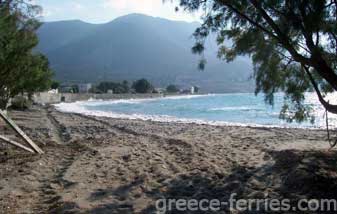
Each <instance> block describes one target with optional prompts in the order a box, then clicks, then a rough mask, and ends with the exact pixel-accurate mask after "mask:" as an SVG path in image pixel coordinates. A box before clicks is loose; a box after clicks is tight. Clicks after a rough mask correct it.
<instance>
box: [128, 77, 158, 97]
mask: <svg viewBox="0 0 337 214" xmlns="http://www.w3.org/2000/svg"><path fill="white" fill-rule="evenodd" d="M132 88H133V89H134V90H135V91H136V92H137V93H142V94H144V93H152V92H153V90H154V87H153V86H152V85H151V83H150V82H149V81H148V80H146V79H140V80H137V81H135V82H134V83H133V84H132Z"/></svg>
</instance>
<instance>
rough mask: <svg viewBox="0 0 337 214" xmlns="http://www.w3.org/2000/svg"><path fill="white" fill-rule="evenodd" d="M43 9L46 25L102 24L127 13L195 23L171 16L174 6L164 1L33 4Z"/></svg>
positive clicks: (188, 18) (45, 0)
mask: <svg viewBox="0 0 337 214" xmlns="http://www.w3.org/2000/svg"><path fill="white" fill-rule="evenodd" d="M34 1H37V2H38V3H39V4H40V5H42V6H43V9H44V13H43V15H44V18H45V19H46V21H56V20H68V19H81V20H83V21H87V22H91V23H104V22H108V21H111V20H113V19H114V18H117V17H119V16H123V15H127V14H130V13H142V14H146V15H150V16H155V17H162V18H167V19H171V20H183V21H196V20H198V16H193V15H191V14H188V13H185V12H182V11H180V12H178V13H177V12H175V6H176V5H177V2H178V0H173V2H175V3H171V1H169V0H167V1H166V3H163V0H96V1H92V0H34Z"/></svg>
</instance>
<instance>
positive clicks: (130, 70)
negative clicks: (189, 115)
mask: <svg viewBox="0 0 337 214" xmlns="http://www.w3.org/2000/svg"><path fill="white" fill-rule="evenodd" d="M198 26H199V23H187V22H177V21H169V20H166V19H162V18H154V17H150V16H145V15H141V14H131V15H127V16H123V17H119V18H117V19H115V20H113V21H111V22H109V23H106V24H89V23H85V22H82V21H79V20H74V21H61V22H50V23H44V24H43V25H42V27H41V28H40V29H39V31H38V36H39V38H40V44H39V46H38V48H37V49H38V51H40V52H42V53H44V54H46V55H47V56H48V58H49V60H50V63H51V66H52V68H53V70H54V71H55V74H56V78H57V79H58V80H60V81H63V82H99V81H106V80H111V81H121V80H129V81H133V80H136V79H139V78H147V79H149V80H150V81H151V82H153V83H154V84H155V86H157V87H165V86H166V85H168V84H171V83H174V84H178V85H180V86H182V87H188V86H190V85H197V86H199V87H200V88H201V89H202V91H203V92H245V91H252V89H253V85H254V84H253V82H252V81H251V80H249V81H248V79H249V76H250V75H251V74H252V70H253V69H252V66H251V63H250V61H249V60H248V59H246V58H241V59H240V60H236V61H234V62H233V63H229V64H226V63H224V62H221V61H219V60H218V59H217V58H216V50H217V48H216V45H215V43H214V41H210V42H209V46H208V49H207V51H206V57H207V59H208V64H207V66H206V69H205V71H198V69H197V65H198V60H199V59H200V58H199V56H196V55H194V54H192V52H191V47H192V46H193V43H194V39H193V38H192V34H193V32H194V30H195V29H196V28H197V27H198Z"/></svg>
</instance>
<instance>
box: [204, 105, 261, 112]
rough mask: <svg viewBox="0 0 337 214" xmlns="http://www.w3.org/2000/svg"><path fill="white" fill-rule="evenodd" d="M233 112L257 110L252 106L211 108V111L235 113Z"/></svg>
mask: <svg viewBox="0 0 337 214" xmlns="http://www.w3.org/2000/svg"><path fill="white" fill-rule="evenodd" d="M233 110H247V111H248V110H257V109H254V108H252V107H250V106H227V107H219V108H211V109H209V111H233Z"/></svg>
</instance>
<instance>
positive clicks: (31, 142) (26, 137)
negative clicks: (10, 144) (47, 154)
mask: <svg viewBox="0 0 337 214" xmlns="http://www.w3.org/2000/svg"><path fill="white" fill-rule="evenodd" d="M0 116H1V117H2V118H3V119H4V120H5V122H6V123H7V124H8V125H10V127H12V128H13V129H14V130H15V131H16V133H18V134H19V135H20V136H21V137H22V139H24V140H25V141H26V142H27V143H28V144H29V145H30V146H31V147H32V149H34V151H36V152H37V153H39V154H43V153H44V152H43V151H42V149H40V147H38V146H37V145H36V144H35V143H34V142H33V141H32V140H31V139H30V138H29V137H28V136H27V135H26V134H25V133H24V132H23V131H22V130H21V129H20V127H18V126H17V125H16V124H15V123H14V121H13V120H11V119H10V118H9V117H7V116H6V115H5V114H4V113H3V112H2V110H0Z"/></svg>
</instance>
